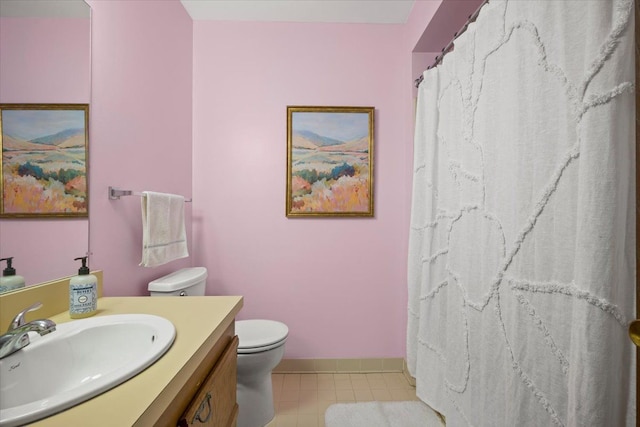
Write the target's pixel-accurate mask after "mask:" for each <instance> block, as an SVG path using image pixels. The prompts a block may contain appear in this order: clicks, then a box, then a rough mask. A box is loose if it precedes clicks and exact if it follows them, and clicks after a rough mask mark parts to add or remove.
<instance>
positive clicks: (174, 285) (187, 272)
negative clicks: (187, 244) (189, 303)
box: [149, 267, 207, 297]
mask: <svg viewBox="0 0 640 427" xmlns="http://www.w3.org/2000/svg"><path fill="white" fill-rule="evenodd" d="M206 282H207V269H206V268H204V267H191V268H183V269H181V270H178V271H174V272H173V273H171V274H167V275H166V276H162V277H160V278H158V279H156V280H154V281H153V282H149V293H150V294H151V296H152V297H158V296H161V297H162V296H165V297H166V296H189V295H190V296H203V295H204V288H205V284H206Z"/></svg>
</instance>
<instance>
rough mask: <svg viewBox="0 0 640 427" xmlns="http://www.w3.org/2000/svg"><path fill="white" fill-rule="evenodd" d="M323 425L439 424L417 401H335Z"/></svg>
mask: <svg viewBox="0 0 640 427" xmlns="http://www.w3.org/2000/svg"><path fill="white" fill-rule="evenodd" d="M324 420H325V424H326V427H442V426H444V423H443V422H442V421H441V420H440V417H438V414H437V413H436V412H435V411H434V410H433V409H431V408H429V407H428V406H427V405H425V404H424V403H422V402H418V401H408V402H362V403H336V404H334V405H331V406H329V407H328V408H327V411H326V412H325V413H324Z"/></svg>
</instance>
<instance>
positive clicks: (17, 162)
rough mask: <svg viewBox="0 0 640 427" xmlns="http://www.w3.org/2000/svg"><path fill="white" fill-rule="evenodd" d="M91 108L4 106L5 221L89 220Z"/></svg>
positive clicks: (0, 200) (0, 210) (1, 205)
mask: <svg viewBox="0 0 640 427" xmlns="http://www.w3.org/2000/svg"><path fill="white" fill-rule="evenodd" d="M88 129H89V105H88V104H0V143H1V145H2V164H1V166H0V172H1V173H0V179H1V184H2V185H1V186H0V191H1V192H2V194H1V197H0V217H1V218H42V217H87V216H88V200H89V195H88V187H87V172H88V171H87V169H88V167H87V165H88V133H89V131H88Z"/></svg>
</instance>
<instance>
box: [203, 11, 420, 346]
mask: <svg viewBox="0 0 640 427" xmlns="http://www.w3.org/2000/svg"><path fill="white" fill-rule="evenodd" d="M404 37H405V33H404V29H403V26H402V25H359V24H346V25H345V24H297V23H230V22H205V21H196V22H195V23H194V148H193V159H194V160H193V192H194V198H195V201H194V206H193V209H194V210H193V224H194V225H193V227H194V253H195V256H194V265H203V266H205V267H207V268H208V270H209V281H208V284H207V292H208V294H212V295H214V294H216V295H228V294H231V295H233V294H240V295H244V297H245V305H244V309H243V310H242V311H241V313H240V316H239V317H240V318H268V319H277V320H281V321H283V322H285V323H286V324H287V325H288V326H289V329H290V335H289V339H288V341H287V350H286V351H287V353H286V355H285V357H287V358H334V357H344V358H349V357H403V356H404V342H405V332H404V331H405V324H406V252H407V235H408V209H409V198H408V191H409V188H408V186H409V183H408V182H407V180H406V174H405V170H406V169H407V168H410V167H411V166H410V165H408V164H407V159H406V155H405V148H406V145H407V144H408V143H410V130H409V129H407V128H406V127H405V126H403V124H404V123H405V121H404V118H405V117H406V116H407V115H408V114H409V111H410V102H409V101H408V98H407V97H408V96H410V92H409V89H408V88H409V87H410V82H408V81H407V79H409V78H410V75H409V70H408V67H407V64H408V59H407V55H408V52H407V51H405V50H404V49H402V48H401V47H402V45H403V40H404ZM287 105H328V106H330V105H353V106H374V107H375V108H376V110H375V127H376V131H375V166H374V173H375V180H374V185H375V198H374V200H375V218H373V219H356V218H349V219H308V218H307V219H287V218H286V217H285V183H286V180H285V176H286V107H287Z"/></svg>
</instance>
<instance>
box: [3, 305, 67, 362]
mask: <svg viewBox="0 0 640 427" xmlns="http://www.w3.org/2000/svg"><path fill="white" fill-rule="evenodd" d="M40 307H42V303H39V302H37V303H35V304H33V305H31V306H29V307H27V308H25V309H24V310H22V311H21V312H20V313H18V314H17V315H16V317H14V318H13V321H12V322H11V326H9V330H7V333H6V334H3V335H0V359H2V358H3V357H6V356H9V355H10V354H13V353H15V352H16V351H18V350H20V349H21V348H24V347H26V346H28V345H29V332H37V333H38V334H39V335H47V334H49V333H51V332H53V331H55V330H56V324H55V323H54V322H53V321H51V320H49V319H38V320H34V321H31V322H28V323H27V322H26V321H25V319H24V316H25V315H26V314H27V313H28V312H30V311H34V310H38V309H39V308H40Z"/></svg>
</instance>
